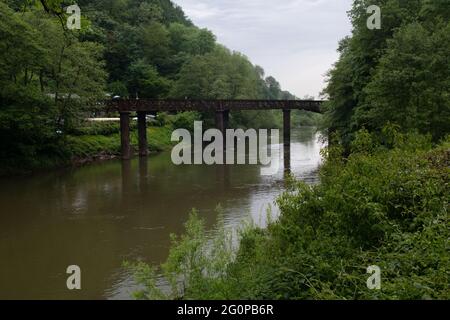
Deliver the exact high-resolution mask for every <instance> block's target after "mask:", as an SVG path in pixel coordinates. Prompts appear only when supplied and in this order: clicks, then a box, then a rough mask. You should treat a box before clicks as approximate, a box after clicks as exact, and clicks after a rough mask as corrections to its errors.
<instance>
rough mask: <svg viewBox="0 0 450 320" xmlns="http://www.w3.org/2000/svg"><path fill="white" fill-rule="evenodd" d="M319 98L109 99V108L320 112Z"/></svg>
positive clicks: (147, 110)
mask: <svg viewBox="0 0 450 320" xmlns="http://www.w3.org/2000/svg"><path fill="white" fill-rule="evenodd" d="M323 102H324V101H319V100H145V99H144V100H143V99H133V100H126V99H118V100H110V101H108V102H107V105H108V107H109V108H110V109H113V110H116V111H119V112H155V111H167V112H171V111H175V112H176V111H216V112H217V111H226V110H231V111H233V110H274V109H278V110H306V111H310V112H316V113H322V110H321V105H322V103H323Z"/></svg>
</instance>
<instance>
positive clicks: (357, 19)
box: [324, 0, 450, 149]
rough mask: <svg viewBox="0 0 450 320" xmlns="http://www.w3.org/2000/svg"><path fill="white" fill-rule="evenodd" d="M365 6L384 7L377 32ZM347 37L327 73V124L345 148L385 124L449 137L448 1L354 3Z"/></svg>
mask: <svg viewBox="0 0 450 320" xmlns="http://www.w3.org/2000/svg"><path fill="white" fill-rule="evenodd" d="M369 5H378V6H380V7H381V8H382V28H381V30H369V29H368V28H367V26H366V21H367V13H366V9H367V8H368V7H369ZM350 17H351V20H352V24H353V32H352V36H351V37H348V38H346V39H344V40H342V41H341V43H340V46H339V52H340V59H339V61H338V62H337V63H336V64H335V66H334V68H333V69H332V70H331V71H330V73H329V80H328V86H327V88H326V89H325V91H324V93H325V94H326V95H328V96H329V103H328V107H327V109H328V111H327V115H326V118H327V123H326V125H325V126H326V127H327V128H331V130H338V131H340V132H341V134H343V136H344V142H345V147H346V148H347V149H348V148H349V146H350V143H351V140H352V139H353V136H354V133H355V132H357V131H359V130H360V129H362V128H366V129H368V130H369V131H378V132H379V131H380V130H381V129H382V128H383V127H384V126H385V125H386V124H387V123H388V122H391V123H394V124H397V125H399V126H400V128H401V130H402V131H403V132H408V131H410V130H418V131H419V132H420V133H423V134H428V133H430V134H432V137H433V139H434V141H438V140H439V139H441V138H443V137H445V135H446V134H448V133H449V125H448V124H449V123H450V92H449V90H450V89H449V88H450V72H449V61H448V52H449V51H450V32H449V31H450V22H449V21H450V3H449V2H448V1H445V0H438V1H428V0H422V1H401V0H376V1H372V0H371V1H368V0H356V1H354V5H353V8H352V10H351V12H350Z"/></svg>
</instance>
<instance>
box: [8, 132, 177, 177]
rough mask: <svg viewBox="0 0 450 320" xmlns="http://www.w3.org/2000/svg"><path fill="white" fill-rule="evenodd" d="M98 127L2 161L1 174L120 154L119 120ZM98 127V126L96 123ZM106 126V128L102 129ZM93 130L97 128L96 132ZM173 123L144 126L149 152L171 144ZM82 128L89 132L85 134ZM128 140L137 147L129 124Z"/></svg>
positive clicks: (158, 150) (108, 157)
mask: <svg viewBox="0 0 450 320" xmlns="http://www.w3.org/2000/svg"><path fill="white" fill-rule="evenodd" d="M101 126H102V127H103V128H102V129H101V130H99V129H94V130H92V129H89V130H84V129H83V130H79V131H77V132H75V134H74V133H72V134H69V135H67V136H65V137H61V138H60V139H58V140H57V141H55V149H58V148H59V150H55V151H53V152H51V153H46V152H42V153H41V152H39V153H36V154H34V155H30V156H29V157H26V158H24V157H21V158H17V159H11V160H10V161H3V163H2V165H1V167H0V177H2V176H3V177H8V176H19V175H27V174H32V173H35V172H39V171H47V170H52V169H57V168H63V167H70V166H75V167H77V166H82V165H86V164H90V163H93V162H100V161H106V160H111V159H115V158H118V157H120V133H119V132H118V124H115V123H112V124H111V123H109V124H108V123H103V124H101ZM97 127H99V126H97ZM105 128H108V129H105ZM96 130H98V131H97V132H96ZM172 131H173V126H172V125H171V124H165V125H163V126H151V127H148V129H147V136H148V145H149V151H150V153H157V152H161V151H164V150H167V149H169V148H170V146H172V142H171V134H172ZM84 132H86V133H88V134H84ZM130 135H131V144H132V148H133V150H137V145H138V140H137V129H136V128H135V126H132V127H131V133H130Z"/></svg>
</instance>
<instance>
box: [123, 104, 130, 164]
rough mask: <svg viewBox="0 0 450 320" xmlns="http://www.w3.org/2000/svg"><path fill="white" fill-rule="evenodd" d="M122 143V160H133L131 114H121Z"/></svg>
mask: <svg viewBox="0 0 450 320" xmlns="http://www.w3.org/2000/svg"><path fill="white" fill-rule="evenodd" d="M120 141H121V151H122V159H123V160H129V159H130V158H131V144H130V113H129V112H121V113H120Z"/></svg>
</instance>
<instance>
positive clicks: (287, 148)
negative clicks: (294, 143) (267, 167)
mask: <svg viewBox="0 0 450 320" xmlns="http://www.w3.org/2000/svg"><path fill="white" fill-rule="evenodd" d="M283 140H284V141H283V143H284V170H285V171H290V170H291V110H288V109H286V110H283Z"/></svg>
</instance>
